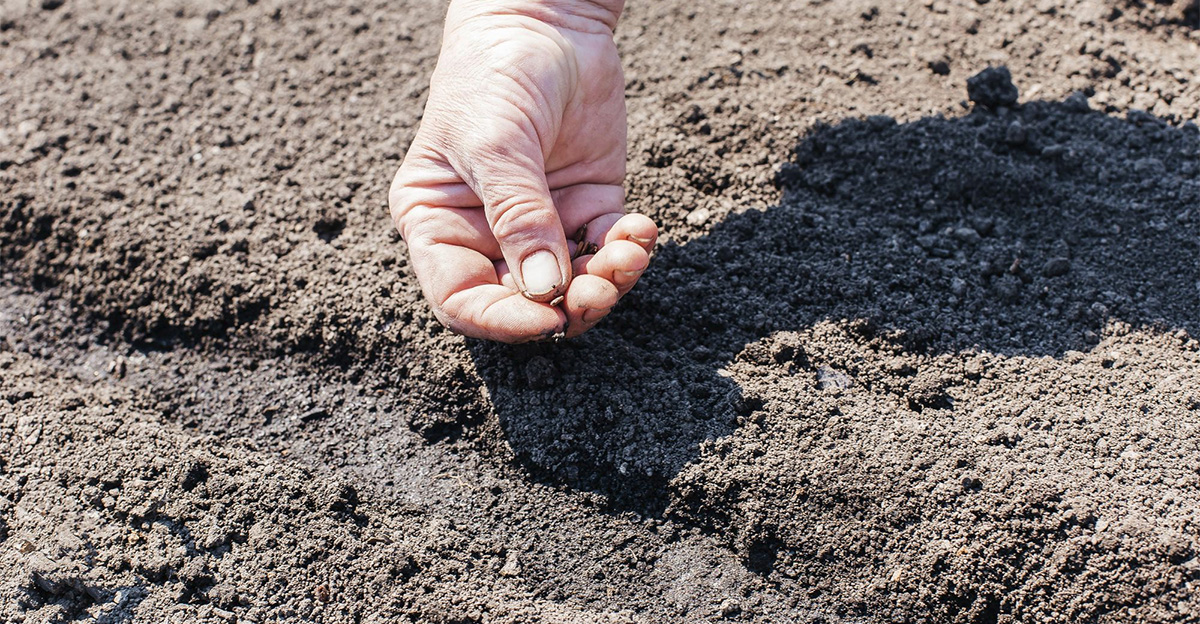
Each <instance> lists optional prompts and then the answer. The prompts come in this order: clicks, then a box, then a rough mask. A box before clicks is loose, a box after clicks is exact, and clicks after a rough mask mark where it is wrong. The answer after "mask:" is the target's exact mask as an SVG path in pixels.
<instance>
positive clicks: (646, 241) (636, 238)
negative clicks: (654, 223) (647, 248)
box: [629, 234, 654, 245]
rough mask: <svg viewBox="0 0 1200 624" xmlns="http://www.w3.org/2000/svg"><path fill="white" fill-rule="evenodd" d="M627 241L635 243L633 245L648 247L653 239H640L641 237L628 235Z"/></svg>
mask: <svg viewBox="0 0 1200 624" xmlns="http://www.w3.org/2000/svg"><path fill="white" fill-rule="evenodd" d="M629 240H631V241H633V242H635V243H641V244H643V245H649V244H650V242H651V241H653V240H654V239H653V238H642V237H641V236H634V235H633V234H630V235H629Z"/></svg>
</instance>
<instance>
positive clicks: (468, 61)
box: [389, 0, 658, 342]
mask: <svg viewBox="0 0 1200 624" xmlns="http://www.w3.org/2000/svg"><path fill="white" fill-rule="evenodd" d="M623 4H624V2H623V0H592V1H588V0H453V1H452V2H451V3H450V8H449V12H448V14H447V17H446V30H445V34H444V38H443V43H442V51H441V56H440V58H439V59H438V64H437V67H436V68H435V70H434V72H433V77H432V79H431V83H430V89H429V99H428V102H427V104H426V106H425V114H424V117H423V118H422V122H421V127H420V129H419V130H418V131H417V135H416V137H415V139H414V140H413V143H412V146H411V147H410V148H409V151H408V154H407V155H406V156H405V158H404V162H403V164H402V165H401V166H400V170H399V171H398V172H397V173H396V177H395V180H394V181H393V182H392V188H391V192H390V194H389V203H390V206H391V211H392V218H393V220H394V221H395V223H396V227H397V229H399V231H400V234H401V235H402V236H403V237H404V240H405V241H406V242H407V243H408V249H409V257H410V259H411V265H412V267H413V270H414V272H415V273H416V276H417V280H418V281H419V282H420V283H421V288H422V290H423V291H424V293H425V296H426V298H427V299H429V301H430V303H431V304H432V305H433V309H434V314H435V315H436V316H437V318H438V319H439V320H440V321H441V322H442V323H444V324H445V325H446V326H447V327H449V328H450V329H452V330H454V331H456V332H458V333H461V334H465V335H467V336H473V337H476V338H486V339H490V340H497V341H501V342H525V341H529V340H537V339H542V338H548V337H551V336H554V335H559V334H565V335H566V336H568V337H571V336H577V335H579V334H581V333H583V332H584V331H586V330H587V329H590V328H591V327H592V326H593V325H595V323H596V322H597V321H599V320H600V319H601V318H603V317H604V316H605V315H606V314H608V312H609V311H610V310H611V309H612V307H613V306H614V305H616V303H617V301H618V300H619V299H620V298H621V297H622V296H623V295H624V294H625V293H627V292H629V290H630V289H631V288H633V286H634V284H635V283H636V282H637V280H638V278H639V277H640V276H641V274H642V272H643V271H645V269H646V267H647V266H648V264H649V261H650V256H649V254H650V251H651V250H652V249H653V248H654V243H655V241H656V239H657V236H658V228H657V227H656V226H655V224H654V222H653V221H651V220H650V219H649V218H647V217H645V216H642V215H626V214H625V213H624V203H625V191H624V188H623V186H622V183H623V181H624V178H625V140H626V139H625V131H626V127H625V81H624V77H623V74H622V71H621V62H620V58H619V57H618V54H617V48H616V45H615V44H614V43H613V28H614V27H615V26H616V21H617V18H618V16H619V15H620V12H621V9H622V5H623Z"/></svg>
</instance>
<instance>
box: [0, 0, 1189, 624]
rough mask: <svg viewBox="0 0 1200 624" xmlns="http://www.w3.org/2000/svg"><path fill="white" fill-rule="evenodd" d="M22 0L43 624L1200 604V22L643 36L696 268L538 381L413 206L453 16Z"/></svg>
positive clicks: (1, 368)
mask: <svg viewBox="0 0 1200 624" xmlns="http://www.w3.org/2000/svg"><path fill="white" fill-rule="evenodd" d="M10 4H11V3H10ZM18 4H19V6H17V5H13V6H11V7H10V6H8V5H6V7H5V10H4V15H3V16H2V18H0V80H2V81H3V84H4V85H5V87H4V88H3V89H0V301H2V302H3V305H0V336H2V337H3V339H2V340H0V620H3V621H6V622H7V621H12V622H51V621H74V620H84V621H93V620H94V621H101V622H125V621H132V622H141V621H147V622H162V621H168V622H175V621H178V622H194V621H212V622H231V621H238V622H267V621H288V622H290V621H315V622H394V621H420V622H484V621H486V622H529V621H562V622H575V621H588V622H593V621H601V622H605V621H612V622H675V621H688V622H692V621H697V622H698V621H714V620H720V619H728V620H731V621H747V622H749V621H755V622H759V621H762V622H767V621H779V622H795V621H812V622H817V621H826V622H840V621H845V622H931V623H932V622H972V623H976V622H977V623H992V622H1061V621H1071V620H1074V621H1081V622H1093V621H1096V622H1176V621H1177V622H1190V621H1195V620H1196V619H1197V618H1200V600H1198V599H1197V598H1196V592H1195V591H1194V587H1195V584H1196V583H1197V581H1198V580H1200V494H1197V492H1200V487H1198V486H1200V471H1198V468H1197V467H1198V466H1200V447H1198V446H1197V444H1196V443H1195V440H1197V439H1200V430H1198V429H1200V343H1198V342H1197V341H1196V338H1195V337H1196V336H1197V335H1198V334H1200V268H1198V267H1200V131H1197V129H1196V126H1195V122H1196V120H1197V119H1198V117H1200V115H1198V111H1200V105H1198V104H1200V29H1198V28H1197V25H1198V24H1196V19H1197V18H1196V15H1197V14H1196V8H1195V7H1196V5H1195V3H1194V2H1153V3H1132V2H1124V1H1120V2H1116V1H1114V2H1108V3H1091V2H1087V3H1085V2H1068V1H1053V0H1051V1H1039V2H1032V1H1031V2H1019V1H1016V0H1009V1H1007V2H988V3H982V4H980V3H978V2H975V1H974V0H962V1H950V2H946V1H942V0H937V1H934V2H924V3H911V4H901V5H896V4H890V5H886V4H884V3H875V2H865V1H858V0H855V1H850V2H837V3H815V4H813V5H811V6H810V5H809V4H807V3H806V4H804V5H800V4H797V5H795V6H792V5H789V4H784V5H776V4H772V6H771V7H770V8H769V10H768V9H766V8H765V7H756V6H752V5H745V4H744V3H743V4H741V5H730V4H727V3H720V2H712V1H708V0H704V1H700V2H696V1H694V0H693V1H691V2H654V3H639V4H636V5H632V4H633V3H631V6H630V8H629V10H628V14H627V15H626V18H625V19H624V20H623V22H622V24H621V28H620V32H619V39H620V42H621V46H622V49H623V52H624V55H625V60H626V65H627V81H628V95H629V108H630V123H631V126H630V130H631V147H630V179H629V188H630V204H631V208H632V209H634V210H638V211H642V212H645V213H647V214H650V215H651V216H653V217H654V218H655V219H656V220H658V221H659V222H660V224H662V226H663V228H664V245H663V246H662V248H661V249H660V250H659V251H658V253H657V254H656V257H655V259H654V262H653V264H652V268H651V270H650V271H649V272H648V273H647V274H646V276H645V278H644V279H643V283H642V284H641V285H639V287H638V288H637V289H636V290H635V291H634V292H633V293H632V294H631V295H630V296H629V297H627V299H626V301H625V302H624V303H623V304H622V306H621V307H620V308H619V309H618V310H617V311H616V312H614V313H613V314H612V315H611V316H610V317H609V319H608V320H606V321H605V323H603V324H602V325H601V326H600V327H599V328H597V329H596V330H594V331H593V332H591V333H589V334H587V335H585V336H584V337H582V338H580V339H577V340H574V341H570V342H564V343H557V344H538V345H526V346H522V347H503V346H498V345H492V344H484V343H478V342H473V341H466V340H463V339H461V338H459V337H456V336H452V335H450V334H449V333H447V332H445V331H444V330H442V329H441V328H440V327H439V326H438V325H437V323H436V322H435V321H434V320H433V319H432V316H431V315H430V313H429V311H428V309H427V308H426V306H425V304H424V302H423V301H421V299H420V297H419V292H418V290H417V288H416V286H415V283H414V282H413V280H412V279H411V276H410V275H409V274H408V269H407V263H406V260H405V259H404V250H403V247H402V244H401V243H400V242H399V239H398V237H397V236H396V235H395V234H394V233H392V232H391V230H390V228H389V225H388V222H387V218H386V209H385V205H384V204H385V195H386V188H387V185H388V183H389V181H390V176H391V174H392V173H393V171H394V169H395V167H396V166H397V165H398V163H399V159H400V157H401V156H402V154H403V152H404V149H405V147H406V145H407V142H408V141H409V139H410V138H411V137H412V133H413V131H414V130H415V125H416V123H417V121H418V120H419V115H420V111H421V105H422V102H423V96H424V90H425V85H426V82H427V80H428V74H429V71H430V70H431V68H432V63H433V61H434V59H435V56H436V49H437V44H438V36H439V30H438V22H439V21H440V19H441V15H440V12H441V10H442V3H440V2H434V1H432V0H429V1H424V0H413V1H410V2H406V3H403V6H397V5H396V3H394V2H392V3H388V2H368V3H361V2H360V3H336V2H311V3H301V4H297V3H289V2H282V1H279V2H275V1H268V0H260V1H259V2H255V3H233V2H210V3H168V2H164V3H138V4H136V5H128V6H127V5H110V4H105V3H86V2H77V1H75V0H66V1H65V2H62V1H57V2H31V3H18ZM988 67H994V68H999V67H1005V68H1007V70H1009V73H1008V75H1007V76H1006V75H1005V72H1004V71H1002V70H999V69H993V70H991V71H989V72H987V73H984V74H982V75H981V77H980V78H978V79H976V80H975V81H973V82H972V84H973V86H972V88H971V89H970V90H968V79H970V78H971V77H972V76H976V75H977V74H980V72H982V71H984V70H985V69H986V68H988ZM1010 77H1011V81H1010V80H1009V78H1010ZM1015 88H1019V90H1020V97H1019V99H1017V100H1016V101H1015V102H1014V97H1015V95H1014V93H1013V89H1015ZM971 100H973V101H974V102H972V101H971Z"/></svg>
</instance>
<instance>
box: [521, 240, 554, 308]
mask: <svg viewBox="0 0 1200 624" xmlns="http://www.w3.org/2000/svg"><path fill="white" fill-rule="evenodd" d="M521 279H522V281H524V283H525V294H526V295H527V296H530V297H544V296H546V295H548V294H550V293H551V292H553V291H554V290H555V289H557V288H558V287H559V286H561V285H562V271H561V270H559V268H558V258H557V257H555V255H554V254H553V253H551V252H550V250H548V249H543V250H541V251H535V252H533V253H531V254H529V255H528V256H526V257H525V259H524V260H522V261H521Z"/></svg>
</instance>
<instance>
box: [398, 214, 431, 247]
mask: <svg viewBox="0 0 1200 624" xmlns="http://www.w3.org/2000/svg"><path fill="white" fill-rule="evenodd" d="M392 218H393V219H394V220H395V223H396V229H397V230H399V232H400V236H401V237H402V238H404V240H405V241H407V242H408V243H409V245H411V244H412V243H413V242H414V241H415V240H418V239H426V238H431V235H432V234H433V233H435V232H436V231H437V226H436V221H437V211H436V210H434V209H433V208H430V207H429V206H424V205H420V204H413V205H411V206H408V207H407V208H406V209H405V210H404V212H403V214H401V215H400V216H398V217H397V216H396V215H395V213H393V215H392Z"/></svg>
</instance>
